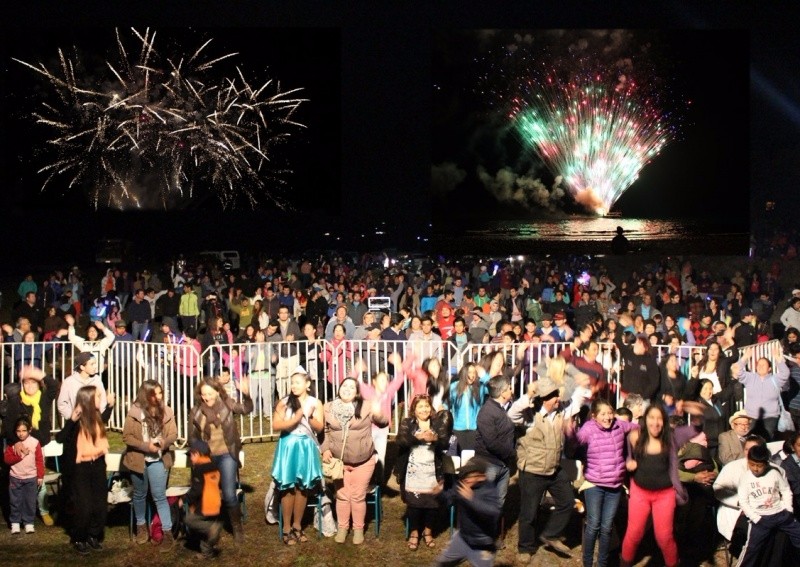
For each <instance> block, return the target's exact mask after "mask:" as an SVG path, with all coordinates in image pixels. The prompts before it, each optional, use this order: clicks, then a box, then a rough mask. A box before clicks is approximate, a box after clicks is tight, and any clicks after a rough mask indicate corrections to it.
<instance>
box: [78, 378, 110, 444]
mask: <svg viewBox="0 0 800 567" xmlns="http://www.w3.org/2000/svg"><path fill="white" fill-rule="evenodd" d="M96 392H97V388H96V387H94V386H84V387H83V388H81V389H80V390H78V394H77V395H76V396H75V406H76V407H79V408H81V417H80V419H79V420H78V424H79V425H80V428H81V430H82V431H84V432H85V433H86V434H87V435H89V437H91V438H92V443H95V442H96V441H97V433H98V431H99V432H100V436H101V437H105V436H106V428H105V426H104V425H103V420H102V419H101V418H100V412H99V411H98V409H97V407H96V406H95V404H94V397H95V393H96Z"/></svg>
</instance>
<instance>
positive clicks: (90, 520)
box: [70, 457, 108, 541]
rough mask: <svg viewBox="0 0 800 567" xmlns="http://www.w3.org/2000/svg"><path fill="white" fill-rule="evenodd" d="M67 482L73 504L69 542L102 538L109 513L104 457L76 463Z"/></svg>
mask: <svg viewBox="0 0 800 567" xmlns="http://www.w3.org/2000/svg"><path fill="white" fill-rule="evenodd" d="M70 483H71V484H72V498H73V503H74V506H75V514H74V516H73V524H72V541H87V540H88V539H89V538H90V537H94V538H97V539H99V540H102V539H103V528H105V525H106V516H107V513H108V500H107V498H108V496H107V495H108V485H107V484H106V461H105V458H103V457H100V458H99V459H96V460H94V461H90V462H85V463H77V464H75V467H74V468H73V469H72V475H71V478H70Z"/></svg>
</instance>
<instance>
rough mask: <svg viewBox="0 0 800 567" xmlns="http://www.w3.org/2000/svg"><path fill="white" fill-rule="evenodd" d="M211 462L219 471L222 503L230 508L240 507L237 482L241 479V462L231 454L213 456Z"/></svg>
mask: <svg viewBox="0 0 800 567" xmlns="http://www.w3.org/2000/svg"><path fill="white" fill-rule="evenodd" d="M211 460H212V461H213V462H214V464H215V465H217V468H218V469H219V487H220V489H221V490H222V503H223V504H224V505H225V506H226V507H228V508H233V507H234V506H238V505H239V499H238V498H236V481H237V479H238V478H239V462H238V461H237V460H236V459H234V458H233V457H232V456H231V454H230V453H225V454H224V455H212V456H211Z"/></svg>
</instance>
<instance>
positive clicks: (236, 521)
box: [228, 504, 244, 544]
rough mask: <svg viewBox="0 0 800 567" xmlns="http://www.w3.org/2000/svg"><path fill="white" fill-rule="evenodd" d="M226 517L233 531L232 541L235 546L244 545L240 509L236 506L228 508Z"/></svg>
mask: <svg viewBox="0 0 800 567" xmlns="http://www.w3.org/2000/svg"><path fill="white" fill-rule="evenodd" d="M228 517H229V518H230V519H231V529H232V530H233V541H235V542H236V543H237V544H241V543H244V527H243V526H242V509H241V508H240V507H239V505H238V504H237V505H236V506H229V507H228Z"/></svg>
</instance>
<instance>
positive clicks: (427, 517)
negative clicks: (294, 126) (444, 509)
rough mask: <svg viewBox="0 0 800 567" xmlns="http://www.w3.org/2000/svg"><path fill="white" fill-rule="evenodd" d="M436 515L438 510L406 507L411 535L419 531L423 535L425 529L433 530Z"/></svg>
mask: <svg viewBox="0 0 800 567" xmlns="http://www.w3.org/2000/svg"><path fill="white" fill-rule="evenodd" d="M436 513H437V510H435V509H434V508H412V507H411V506H408V507H406V516H407V517H408V527H409V533H410V532H413V531H417V532H419V534H420V535H421V534H422V532H423V530H425V529H429V530H433V522H434V520H435V519H436Z"/></svg>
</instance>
